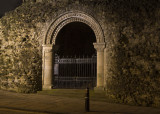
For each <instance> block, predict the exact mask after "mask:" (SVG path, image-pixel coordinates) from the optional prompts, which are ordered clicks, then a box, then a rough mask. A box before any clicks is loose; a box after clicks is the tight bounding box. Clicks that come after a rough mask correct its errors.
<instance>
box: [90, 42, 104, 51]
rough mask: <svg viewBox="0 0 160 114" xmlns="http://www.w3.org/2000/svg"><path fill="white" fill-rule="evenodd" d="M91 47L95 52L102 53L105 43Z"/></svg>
mask: <svg viewBox="0 0 160 114" xmlns="http://www.w3.org/2000/svg"><path fill="white" fill-rule="evenodd" d="M93 45H94V48H95V49H96V50H97V51H104V48H105V47H106V44H105V43H93Z"/></svg>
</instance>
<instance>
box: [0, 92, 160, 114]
mask: <svg viewBox="0 0 160 114" xmlns="http://www.w3.org/2000/svg"><path fill="white" fill-rule="evenodd" d="M90 104H91V106H90V107H91V112H87V113H88V114H160V109H158V108H151V107H137V106H128V105H121V104H114V103H107V102H102V101H90ZM46 113H51V114H70V113H71V114H82V113H86V112H85V111H84V99H83V98H82V99H79V98H68V97H58V96H49V95H39V94H20V93H13V92H8V91H2V90H0V114H46Z"/></svg>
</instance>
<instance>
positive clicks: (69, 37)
mask: <svg viewBox="0 0 160 114" xmlns="http://www.w3.org/2000/svg"><path fill="white" fill-rule="evenodd" d="M93 42H96V37H95V34H94V32H93V30H92V29H91V28H90V27H89V26H88V25H86V24H84V23H81V22H73V23H70V24H68V25H66V26H64V27H63V28H62V29H61V31H60V32H59V34H58V36H57V38H56V46H57V47H59V48H58V50H57V52H56V53H57V54H58V55H59V56H60V57H62V56H69V57H74V56H77V57H79V56H80V57H83V56H84V57H87V56H90V57H91V56H92V55H93V54H95V52H96V51H95V49H94V47H93Z"/></svg>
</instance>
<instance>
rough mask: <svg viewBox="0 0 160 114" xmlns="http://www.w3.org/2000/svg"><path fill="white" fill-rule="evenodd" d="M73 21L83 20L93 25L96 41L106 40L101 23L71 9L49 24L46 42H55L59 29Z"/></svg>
mask: <svg viewBox="0 0 160 114" xmlns="http://www.w3.org/2000/svg"><path fill="white" fill-rule="evenodd" d="M71 22H82V23H85V24H86V25H88V26H89V27H91V29H92V30H93V31H94V33H95V36H96V42H97V43H102V42H104V34H103V30H102V28H101V26H100V24H99V23H98V22H97V21H96V20H95V19H94V18H93V17H92V16H91V15H88V14H86V13H84V12H81V11H70V12H66V13H64V14H62V15H60V16H59V17H58V18H56V19H55V20H54V21H53V22H52V23H51V24H50V26H49V28H48V30H47V33H46V35H45V40H44V43H43V44H45V45H47V44H55V40H56V37H57V35H58V33H59V31H60V30H61V29H62V28H63V27H64V26H65V25H67V24H69V23H71Z"/></svg>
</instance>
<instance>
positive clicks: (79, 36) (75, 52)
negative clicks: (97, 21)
mask: <svg viewBox="0 0 160 114" xmlns="http://www.w3.org/2000/svg"><path fill="white" fill-rule="evenodd" d="M94 42H96V37H95V34H94V32H93V30H92V29H91V28H90V27H89V26H88V25H86V24H84V23H81V22H73V23H69V24H67V25H66V26H64V27H63V28H62V29H61V31H60V32H59V33H58V36H57V38H56V42H55V45H56V47H58V48H57V50H56V51H55V60H54V78H53V79H54V82H53V85H54V88H86V87H90V88H93V87H95V86H96V74H97V73H96V72H97V58H96V50H95V49H94V46H93V43H94Z"/></svg>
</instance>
